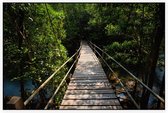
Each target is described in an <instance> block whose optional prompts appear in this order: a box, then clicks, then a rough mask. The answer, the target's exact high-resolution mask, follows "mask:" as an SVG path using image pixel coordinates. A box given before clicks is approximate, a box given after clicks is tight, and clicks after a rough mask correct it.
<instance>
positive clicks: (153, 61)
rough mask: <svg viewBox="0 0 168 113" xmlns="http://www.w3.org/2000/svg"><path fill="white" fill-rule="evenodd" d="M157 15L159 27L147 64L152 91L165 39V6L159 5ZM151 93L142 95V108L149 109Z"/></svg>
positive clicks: (144, 92) (147, 73)
mask: <svg viewBox="0 0 168 113" xmlns="http://www.w3.org/2000/svg"><path fill="white" fill-rule="evenodd" d="M156 15H159V18H158V21H159V22H158V26H157V28H156V30H157V31H156V34H155V36H154V43H153V45H152V48H151V52H150V55H149V58H148V63H147V67H146V69H147V72H146V76H147V80H146V81H147V85H148V87H149V88H151V89H152V86H153V81H154V75H155V68H156V65H157V60H158V57H159V48H160V44H161V41H162V39H163V37H164V30H165V4H159V6H158V11H157V12H156ZM149 96H150V92H149V91H148V90H144V91H143V94H142V99H141V100H142V101H141V108H142V109H146V108H147V107H148V100H149Z"/></svg>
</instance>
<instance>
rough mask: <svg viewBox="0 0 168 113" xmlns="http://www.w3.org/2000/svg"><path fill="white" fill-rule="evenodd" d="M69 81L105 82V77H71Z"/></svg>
mask: <svg viewBox="0 0 168 113" xmlns="http://www.w3.org/2000/svg"><path fill="white" fill-rule="evenodd" d="M71 80H107V77H106V76H96V77H95V76H91V77H90V76H86V77H73V78H71Z"/></svg>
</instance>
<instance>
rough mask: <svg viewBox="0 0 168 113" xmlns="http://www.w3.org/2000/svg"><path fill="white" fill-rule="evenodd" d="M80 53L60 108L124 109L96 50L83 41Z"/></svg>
mask: <svg viewBox="0 0 168 113" xmlns="http://www.w3.org/2000/svg"><path fill="white" fill-rule="evenodd" d="M80 53H81V55H80V58H79V60H78V63H77V66H76V69H75V71H74V74H73V76H72V78H71V81H70V83H69V85H68V89H67V91H66V93H65V95H64V98H63V101H62V103H61V106H60V109H122V107H121V105H120V102H119V100H118V99H117V97H116V95H115V93H114V91H113V89H112V88H111V84H110V83H109V81H108V79H107V77H106V74H105V72H104V70H103V68H102V66H101V64H100V62H99V60H98V58H97V57H96V55H95V54H94V52H93V51H92V50H91V48H90V47H89V46H88V45H87V44H86V43H83V44H82V48H81V51H80Z"/></svg>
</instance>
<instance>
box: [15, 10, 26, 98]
mask: <svg viewBox="0 0 168 113" xmlns="http://www.w3.org/2000/svg"><path fill="white" fill-rule="evenodd" d="M23 19H24V12H23V11H22V10H19V12H18V14H16V27H17V35H18V49H19V51H22V50H21V47H22V43H23V36H22V34H21V33H23ZM19 59H20V62H19V66H18V74H19V76H20V77H21V76H23V55H22V53H19ZM20 92H21V97H22V99H23V100H24V99H25V89H24V81H23V79H22V78H21V79H20Z"/></svg>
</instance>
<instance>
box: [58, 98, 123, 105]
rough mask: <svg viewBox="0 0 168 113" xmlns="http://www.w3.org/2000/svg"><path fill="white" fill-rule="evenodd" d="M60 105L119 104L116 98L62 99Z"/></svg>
mask: <svg viewBox="0 0 168 113" xmlns="http://www.w3.org/2000/svg"><path fill="white" fill-rule="evenodd" d="M61 105H120V103H119V101H118V99H108V100H106V99H105V100H97V99H93V100H63V101H62V104H61Z"/></svg>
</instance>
